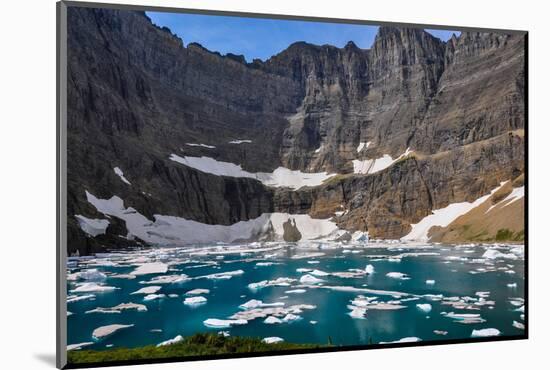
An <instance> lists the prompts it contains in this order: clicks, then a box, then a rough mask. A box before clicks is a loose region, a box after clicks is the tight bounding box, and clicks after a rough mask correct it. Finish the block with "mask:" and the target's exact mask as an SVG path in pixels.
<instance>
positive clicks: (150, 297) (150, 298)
mask: <svg viewBox="0 0 550 370" xmlns="http://www.w3.org/2000/svg"><path fill="white" fill-rule="evenodd" d="M164 297H166V295H165V294H147V295H146V296H145V297H143V300H144V301H154V300H156V299H161V298H164Z"/></svg>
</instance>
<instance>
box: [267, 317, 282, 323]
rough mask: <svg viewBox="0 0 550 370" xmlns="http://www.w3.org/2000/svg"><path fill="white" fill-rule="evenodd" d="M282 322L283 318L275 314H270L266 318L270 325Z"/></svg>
mask: <svg viewBox="0 0 550 370" xmlns="http://www.w3.org/2000/svg"><path fill="white" fill-rule="evenodd" d="M282 323H283V320H281V319H279V318H278V317H275V316H268V317H267V318H266V319H265V320H264V324H268V325H273V324H282Z"/></svg>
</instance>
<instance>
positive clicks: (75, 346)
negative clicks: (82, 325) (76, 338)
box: [67, 342, 94, 351]
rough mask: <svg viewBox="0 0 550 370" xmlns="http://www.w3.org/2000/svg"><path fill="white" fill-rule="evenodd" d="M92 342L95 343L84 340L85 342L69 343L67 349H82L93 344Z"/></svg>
mask: <svg viewBox="0 0 550 370" xmlns="http://www.w3.org/2000/svg"><path fill="white" fill-rule="evenodd" d="M92 344H94V342H83V343H76V344H69V345H68V346H67V351H76V350H79V349H82V348H83V347H87V346H91V345H92Z"/></svg>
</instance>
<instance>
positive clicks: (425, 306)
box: [416, 303, 432, 313]
mask: <svg viewBox="0 0 550 370" xmlns="http://www.w3.org/2000/svg"><path fill="white" fill-rule="evenodd" d="M416 308H418V309H419V310H420V311H422V312H425V313H428V312H430V311H431V310H432V305H431V304H429V303H417V304H416Z"/></svg>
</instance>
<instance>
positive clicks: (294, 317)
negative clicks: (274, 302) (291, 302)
mask: <svg viewBox="0 0 550 370" xmlns="http://www.w3.org/2000/svg"><path fill="white" fill-rule="evenodd" d="M301 319H302V316H300V315H294V314H291V313H289V314H287V315H286V316H285V317H283V322H294V321H298V320H301Z"/></svg>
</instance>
